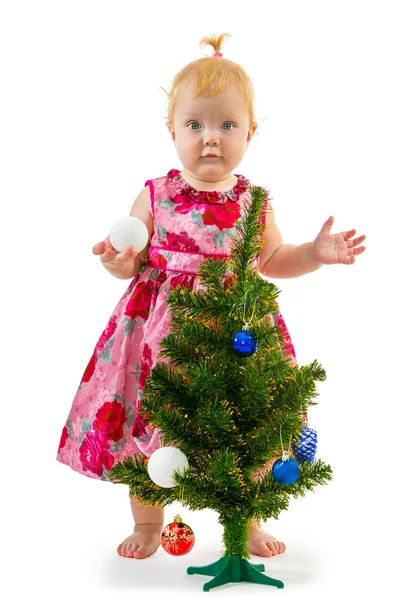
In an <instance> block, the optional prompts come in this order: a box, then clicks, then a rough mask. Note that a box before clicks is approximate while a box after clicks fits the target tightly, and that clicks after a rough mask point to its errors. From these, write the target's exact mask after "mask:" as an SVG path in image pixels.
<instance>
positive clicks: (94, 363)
mask: <svg viewBox="0 0 400 600" xmlns="http://www.w3.org/2000/svg"><path fill="white" fill-rule="evenodd" d="M235 176H236V177H237V184H236V185H235V186H234V188H233V189H231V190H228V191H226V192H208V191H198V190H195V189H194V188H192V187H191V186H190V185H189V184H188V183H187V182H186V181H184V180H183V179H182V177H181V176H180V174H179V171H178V170H177V169H171V170H170V171H169V172H168V174H167V175H166V176H163V177H158V178H156V179H150V180H147V181H146V182H145V185H146V186H149V188H150V196H151V206H152V217H153V222H154V233H153V236H152V239H151V244H150V247H149V250H148V255H147V259H146V261H145V263H144V264H143V266H142V267H141V268H140V270H139V272H138V273H137V274H136V276H135V277H134V278H133V279H132V280H131V281H130V283H129V285H128V287H127V289H126V290H125V292H124V293H123V295H122V297H121V298H120V300H119V301H118V303H117V306H116V307H115V309H114V311H113V312H112V315H111V317H110V319H109V321H108V323H107V325H106V327H105V329H104V330H103V332H102V333H101V335H100V337H99V339H98V342H97V344H96V346H95V349H94V351H93V352H92V354H91V357H90V359H89V362H88V364H87V366H86V368H85V370H84V372H83V375H82V378H81V382H80V384H79V387H78V390H77V392H76V394H75V397H74V399H73V401H72V405H71V407H70V411H69V414H68V418H67V420H66V423H65V424H64V426H63V428H62V431H61V436H60V442H59V446H58V450H57V460H58V461H59V462H61V463H63V464H66V465H68V466H69V467H71V468H72V469H74V470H75V471H77V472H78V473H81V474H82V475H86V476H87V477H92V478H96V479H102V480H107V479H106V477H107V473H108V472H109V470H110V469H111V468H112V467H113V465H114V464H115V463H116V462H118V461H121V460H123V459H124V457H126V456H133V455H135V454H138V453H140V454H141V455H142V456H143V457H144V458H145V459H146V460H147V458H148V457H150V456H151V455H152V453H153V452H154V451H155V450H157V449H158V448H159V447H160V432H159V431H158V430H156V429H155V430H153V429H152V428H151V427H150V426H149V424H148V423H147V421H146V416H141V415H139V414H138V411H139V408H140V403H141V399H142V397H143V393H144V388H145V383H146V379H147V377H148V376H149V375H150V373H151V369H152V368H153V367H154V366H155V365H156V364H157V363H158V362H167V363H168V359H167V358H166V357H161V356H160V355H159V349H160V346H161V343H162V340H163V338H164V337H165V336H166V335H168V333H170V326H171V313H170V308H169V306H168V304H167V300H168V297H169V294H170V292H171V290H173V289H174V288H175V287H176V286H177V285H181V286H186V287H188V288H189V289H191V290H201V289H202V286H201V284H200V280H199V277H198V275H197V271H198V268H199V267H200V265H201V263H202V261H203V260H204V259H205V258H213V259H215V260H216V259H220V260H221V259H226V260H228V259H229V255H230V251H231V243H232V239H233V236H234V235H235V232H236V229H235V224H236V223H237V222H238V220H239V219H243V218H244V211H245V205H246V203H247V201H248V200H249V197H250V194H249V189H248V188H249V186H250V185H251V184H250V182H249V180H247V179H245V177H243V176H242V175H235ZM267 201H268V191H267V190H266V195H265V203H266V205H267ZM256 264H258V261H256ZM233 277H234V276H233V274H232V273H229V272H227V274H226V279H225V287H229V286H230V285H232V282H233ZM111 281H112V279H110V283H111ZM94 301H96V300H95V299H94ZM271 319H272V321H273V322H274V323H275V324H276V325H278V326H279V327H280V328H281V330H282V332H283V334H284V337H285V340H286V341H285V351H286V352H287V354H288V356H289V357H291V359H292V360H293V361H295V360H296V357H295V352H294V348H293V344H292V341H291V339H290V335H289V333H288V331H287V328H286V324H285V322H284V319H283V317H282V315H281V313H280V312H279V311H278V312H277V313H275V314H274V315H271Z"/></svg>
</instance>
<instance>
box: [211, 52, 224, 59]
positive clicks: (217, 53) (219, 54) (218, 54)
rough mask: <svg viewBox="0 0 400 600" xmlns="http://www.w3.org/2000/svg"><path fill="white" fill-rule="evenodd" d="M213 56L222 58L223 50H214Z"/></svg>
mask: <svg viewBox="0 0 400 600" xmlns="http://www.w3.org/2000/svg"><path fill="white" fill-rule="evenodd" d="M213 56H220V57H221V58H222V54H221V52H214V54H213Z"/></svg>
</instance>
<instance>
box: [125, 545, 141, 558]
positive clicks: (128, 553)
mask: <svg viewBox="0 0 400 600" xmlns="http://www.w3.org/2000/svg"><path fill="white" fill-rule="evenodd" d="M138 547H139V544H135V543H133V544H129V546H128V549H127V551H126V555H125V556H129V558H134V556H133V555H134V554H135V552H136V550H137V549H138Z"/></svg>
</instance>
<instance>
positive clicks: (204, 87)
mask: <svg viewBox="0 0 400 600" xmlns="http://www.w3.org/2000/svg"><path fill="white" fill-rule="evenodd" d="M226 37H231V36H230V35H229V33H222V34H221V35H219V36H215V35H211V36H210V37H204V38H203V39H202V40H201V42H200V43H199V46H200V47H205V46H212V47H213V48H214V52H219V51H220V50H221V48H222V45H223V42H224V40H225V38H226ZM191 77H194V81H195V87H194V91H193V94H192V96H191V98H196V97H197V96H205V97H209V96H215V95H216V94H218V92H220V91H222V90H224V89H225V88H226V87H227V86H228V85H230V84H233V85H235V86H236V87H237V89H238V91H239V93H241V94H242V95H243V97H244V98H245V100H246V103H247V105H248V108H249V116H250V124H253V123H255V113H254V89H253V84H252V81H251V79H250V77H249V76H248V75H247V73H246V71H245V70H244V69H243V67H242V66H241V65H239V64H238V63H235V62H233V61H231V60H228V59H226V58H221V57H220V56H218V55H217V56H214V55H213V56H205V57H204V58H199V59H198V60H194V61H193V62H191V63H188V64H187V65H186V66H185V67H183V69H181V70H180V71H179V72H178V73H177V74H176V75H175V77H174V78H173V80H172V82H171V86H170V91H169V92H167V91H166V90H164V88H161V89H163V90H164V92H165V93H166V94H167V96H168V116H167V121H168V122H170V123H171V124H172V123H173V120H174V114H175V108H176V101H177V97H178V93H179V91H180V90H181V88H182V87H183V85H184V83H185V82H186V81H187V79H189V78H191Z"/></svg>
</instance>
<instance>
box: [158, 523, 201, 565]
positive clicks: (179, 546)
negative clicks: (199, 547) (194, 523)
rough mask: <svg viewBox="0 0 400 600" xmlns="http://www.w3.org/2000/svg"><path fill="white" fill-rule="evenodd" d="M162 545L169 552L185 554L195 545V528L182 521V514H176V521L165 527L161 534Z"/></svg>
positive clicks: (176, 554) (178, 554) (173, 554)
mask: <svg viewBox="0 0 400 600" xmlns="http://www.w3.org/2000/svg"><path fill="white" fill-rule="evenodd" d="M161 545H162V547H163V548H164V550H165V551H166V552H168V554H172V556H183V555H184V554H187V553H188V552H190V550H191V549H192V548H193V546H194V533H193V529H192V528H191V527H189V525H186V524H185V523H182V520H181V517H180V515H176V517H175V519H174V522H173V523H169V525H166V526H165V527H164V529H163V532H162V534H161Z"/></svg>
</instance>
